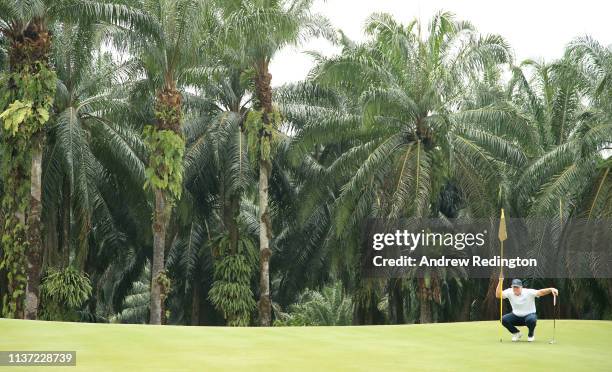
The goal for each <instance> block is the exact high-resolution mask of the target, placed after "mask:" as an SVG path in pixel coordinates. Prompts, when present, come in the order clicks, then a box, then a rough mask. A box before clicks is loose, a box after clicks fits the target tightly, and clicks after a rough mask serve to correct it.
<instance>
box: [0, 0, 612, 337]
mask: <svg viewBox="0 0 612 372" xmlns="http://www.w3.org/2000/svg"><path fill="white" fill-rule="evenodd" d="M311 3H312V2H311V1H309V0H270V1H258V0H231V1H215V0H163V1H157V0H155V1H153V0H121V1H118V0H117V1H115V0H103V1H90V0H87V1H85V0H74V1H72V0H71V1H63V0H45V1H39V2H38V1H37V2H23V4H22V2H15V1H10V0H0V31H1V33H0V73H1V78H0V164H1V172H0V197H1V200H2V204H1V208H0V219H1V220H0V222H1V223H0V234H1V236H2V241H1V243H0V296H1V297H2V298H3V310H2V315H3V316H7V317H34V318H35V317H38V318H42V319H61V320H72V321H90V322H130V323H148V322H151V323H156V324H191V325H230V326H245V325H255V324H260V325H270V324H272V323H273V324H276V325H346V324H386V323H412V322H422V323H425V322H442V321H462V320H479V319H493V318H495V317H496V316H497V311H496V308H497V306H498V303H497V301H495V299H494V296H493V289H494V286H495V284H496V279H495V278H493V279H492V280H488V279H473V280H465V279H460V273H458V272H454V271H453V270H450V269H442V268H436V269H432V270H430V271H429V272H427V273H426V275H424V277H423V278H417V277H416V276H415V277H406V278H401V279H376V278H364V277H362V276H361V271H360V270H359V267H360V266H359V265H360V262H361V260H360V259H361V257H360V251H359V237H360V227H361V225H362V223H363V222H364V221H365V220H366V219H368V218H372V217H390V218H398V217H412V216H417V217H428V218H455V217H462V216H467V217H495V216H497V213H498V211H499V209H500V208H505V210H506V211H507V213H508V214H509V215H510V216H513V217H528V216H535V217H548V218H555V220H558V221H559V227H560V228H559V234H561V233H562V231H563V224H564V223H565V221H566V220H567V219H568V218H570V217H586V218H611V217H612V175H611V174H610V167H611V166H612V160H611V158H610V153H611V152H612V145H611V144H612V49H611V48H610V47H609V46H604V45H601V44H600V43H599V42H597V41H596V40H593V39H592V38H589V37H581V38H576V39H574V40H571V41H569V43H568V45H567V48H566V50H565V53H564V54H563V55H562V56H559V58H558V59H557V60H554V61H534V60H527V61H515V60H514V59H513V52H512V49H511V47H510V46H509V45H508V43H507V42H506V41H505V40H504V38H503V37H502V36H499V35H482V34H480V33H478V31H477V30H476V29H475V27H474V26H473V25H472V24H471V23H469V22H466V21H460V20H457V19H455V17H454V16H453V15H452V14H450V13H445V12H440V13H438V14H436V15H435V16H434V17H433V18H432V19H431V20H430V21H429V22H428V23H423V22H422V21H421V20H415V21H413V22H410V23H408V24H401V23H398V22H397V21H396V20H394V19H393V18H392V17H391V16H389V15H387V14H378V13H376V14H373V15H372V16H370V17H369V18H368V20H367V21H366V24H365V27H364V31H365V34H366V37H365V39H364V40H363V41H360V42H357V41H354V40H350V39H349V38H347V37H346V35H344V34H343V33H342V32H336V31H335V30H333V28H332V27H331V25H330V23H329V21H328V20H327V19H325V18H324V17H322V16H320V15H318V14H316V13H313V12H312V11H311V10H310V9H311ZM312 37H324V38H327V39H328V40H330V41H331V42H333V43H334V44H335V45H337V46H338V47H339V52H338V53H337V54H335V55H332V56H324V55H319V54H317V53H316V52H312V53H311V55H312V56H313V57H314V59H315V66H314V67H313V69H312V70H311V71H310V73H309V75H308V77H307V78H306V79H305V81H301V82H297V83H293V84H288V85H284V86H279V87H274V85H273V77H272V74H271V73H270V71H269V70H270V69H269V66H270V62H271V61H272V59H273V58H274V56H275V55H276V53H277V52H278V51H280V50H282V49H283V48H285V47H287V46H293V45H299V44H300V43H302V42H304V41H306V40H308V39H310V38H312ZM41 48H42V49H41ZM525 279H526V280H527V281H528V282H529V283H528V284H529V285H530V286H534V287H540V286H546V287H549V286H556V287H558V288H559V289H560V290H561V292H562V293H567V294H568V295H567V296H564V298H566V300H564V301H562V302H561V306H562V315H563V316H565V317H575V318H595V319H600V318H606V319H610V318H612V281H611V280H609V279H556V280H544V279H537V280H533V279H531V280H530V279H529V278H525ZM39 285H40V288H39ZM38 296H40V303H39V302H38V300H37V297H38ZM539 312H540V314H541V316H543V317H547V316H551V315H552V308H551V307H550V306H547V305H545V306H541V308H540V309H539Z"/></svg>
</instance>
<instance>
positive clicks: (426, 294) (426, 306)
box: [417, 278, 432, 324]
mask: <svg viewBox="0 0 612 372" xmlns="http://www.w3.org/2000/svg"><path fill="white" fill-rule="evenodd" d="M417 283H418V289H417V290H418V295H419V308H420V309H419V312H420V314H419V323H421V324H426V323H431V321H432V314H431V289H430V288H428V287H427V285H426V284H425V279H423V278H418V279H417Z"/></svg>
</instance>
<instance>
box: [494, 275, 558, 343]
mask: <svg viewBox="0 0 612 372" xmlns="http://www.w3.org/2000/svg"><path fill="white" fill-rule="evenodd" d="M503 283H504V278H499V283H498V284H497V290H496V291H495V297H497V298H500V297H501V298H504V299H508V301H510V305H512V312H511V313H508V314H506V315H504V316H503V317H502V324H503V326H504V327H506V329H507V330H508V331H510V333H512V342H516V341H518V340H519V339H520V338H521V337H522V336H523V335H522V334H521V332H520V331H519V330H518V329H517V328H516V326H527V328H528V329H529V334H528V337H527V341H529V342H532V341H534V340H535V335H534V331H535V327H536V322H537V320H538V317H537V315H536V306H535V299H536V297H541V296H546V295H548V294H551V293H552V294H553V296H557V295H559V291H558V290H557V289H556V288H545V289H539V290H538V289H530V288H523V282H521V280H520V279H513V280H512V288H506V289H504V290H503V291H502V286H503Z"/></svg>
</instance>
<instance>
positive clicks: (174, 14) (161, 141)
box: [115, 0, 208, 324]
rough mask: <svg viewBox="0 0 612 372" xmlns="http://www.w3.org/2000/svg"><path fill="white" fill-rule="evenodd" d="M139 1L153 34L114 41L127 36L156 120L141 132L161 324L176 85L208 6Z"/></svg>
mask: <svg viewBox="0 0 612 372" xmlns="http://www.w3.org/2000/svg"><path fill="white" fill-rule="evenodd" d="M138 3H139V8H140V9H142V10H143V11H144V12H145V14H147V15H148V17H150V19H151V20H152V22H153V23H154V25H155V29H156V30H157V32H156V33H155V34H153V35H152V36H150V37H144V38H143V37H142V35H140V34H129V35H115V36H117V41H118V42H117V44H118V45H121V44H122V43H123V42H124V41H125V36H127V38H128V40H129V47H128V51H129V52H130V53H133V54H134V64H135V66H136V68H135V73H136V74H138V78H140V77H142V79H140V80H138V78H137V79H136V81H134V82H133V87H134V91H133V96H135V97H143V98H144V100H143V101H141V102H140V104H141V105H143V107H144V109H145V114H144V116H143V117H145V118H147V117H148V118H151V120H154V121H155V124H154V125H146V126H145V127H144V131H143V133H144V136H145V142H146V145H147V149H148V151H149V163H148V167H147V169H146V171H145V173H146V177H147V181H146V183H145V186H146V187H150V188H151V189H152V190H153V194H154V200H155V202H154V208H153V209H154V213H153V223H152V230H153V259H152V263H151V319H150V323H151V324H161V321H162V311H163V310H162V299H163V298H165V297H166V296H167V291H168V289H169V288H168V286H169V279H168V277H167V275H166V273H165V271H164V252H165V246H166V231H167V228H168V221H169V218H170V215H171V213H172V204H173V203H174V202H175V201H176V200H178V199H179V198H180V197H181V191H182V187H183V186H182V182H183V181H182V179H183V170H182V168H183V152H184V147H185V143H184V139H183V135H182V130H181V123H182V120H183V93H182V92H181V91H180V90H179V89H181V87H182V84H184V83H185V82H188V79H189V77H190V75H189V74H188V73H187V72H189V71H192V69H193V68H194V67H195V66H197V65H198V63H200V52H201V51H202V48H201V47H202V45H203V43H204V38H205V37H207V36H208V34H207V32H206V30H205V28H204V27H205V24H204V23H205V20H206V19H207V15H206V14H207V10H206V8H205V6H204V5H205V4H204V2H203V1H200V0H165V1H161V2H159V1H153V0H144V1H139V2H138ZM134 77H136V76H134ZM151 99H152V100H153V103H152V104H151V103H150V102H151V101H150V100H151ZM147 110H148V111H147ZM151 114H152V115H151Z"/></svg>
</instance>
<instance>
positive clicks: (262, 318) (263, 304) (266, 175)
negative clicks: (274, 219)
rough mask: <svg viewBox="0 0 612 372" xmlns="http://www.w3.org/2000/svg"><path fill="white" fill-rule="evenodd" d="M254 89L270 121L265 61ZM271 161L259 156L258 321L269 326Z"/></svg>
mask: <svg viewBox="0 0 612 372" xmlns="http://www.w3.org/2000/svg"><path fill="white" fill-rule="evenodd" d="M255 90H256V94H257V100H258V105H259V106H260V108H261V109H262V110H263V116H262V120H263V121H264V123H266V124H267V123H269V120H270V116H271V115H272V112H273V108H272V75H271V74H270V72H269V71H268V63H267V62H265V61H262V62H260V63H259V64H258V66H257V76H256V77H255ZM270 137H271V133H266V131H262V133H261V134H260V141H269V140H270ZM271 171H272V162H271V160H270V159H262V158H261V157H260V159H259V255H260V258H259V264H260V271H259V272H260V277H259V323H260V325H262V326H266V327H267V326H270V325H271V323H272V301H271V299H270V256H272V250H271V249H270V240H271V239H272V223H271V220H270V210H269V208H268V187H269V181H270V173H271Z"/></svg>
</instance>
